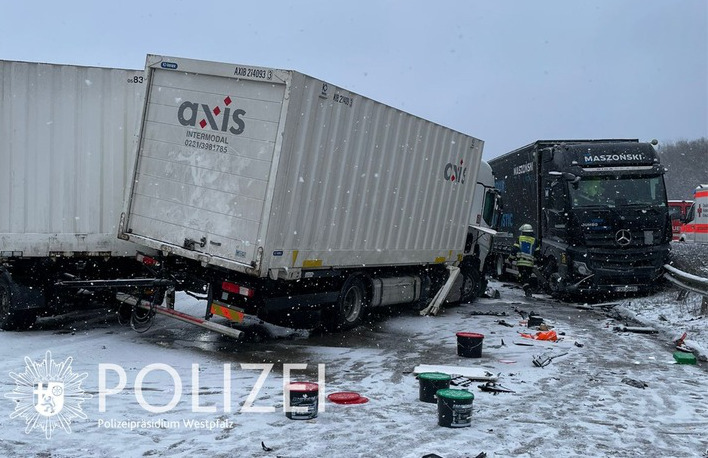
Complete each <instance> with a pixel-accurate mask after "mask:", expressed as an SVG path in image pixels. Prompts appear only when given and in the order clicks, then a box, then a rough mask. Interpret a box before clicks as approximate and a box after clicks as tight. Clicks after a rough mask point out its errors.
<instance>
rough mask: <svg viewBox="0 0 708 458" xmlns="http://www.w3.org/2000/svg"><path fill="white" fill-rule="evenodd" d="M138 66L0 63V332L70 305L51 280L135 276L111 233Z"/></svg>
mask: <svg viewBox="0 0 708 458" xmlns="http://www.w3.org/2000/svg"><path fill="white" fill-rule="evenodd" d="M142 79H143V72H142V71H135V70H120V69H108V68H94V67H76V66H69V65H51V64H41V63H28V62H10V61H0V138H2V139H3V141H2V144H1V145H0V163H1V164H2V165H1V166H0V328H2V329H6V330H7V329H20V328H26V327H28V326H30V325H31V324H32V323H34V320H35V318H36V316H37V314H46V313H56V312H61V311H64V309H66V308H68V307H71V305H70V304H74V303H76V301H75V299H77V298H79V297H82V296H83V295H82V292H81V291H79V292H77V291H76V290H62V289H61V288H56V287H55V283H56V282H57V281H60V280H66V279H77V278H82V277H83V278H85V277H89V278H115V277H121V276H122V277H129V276H130V275H137V274H143V273H142V272H141V271H139V268H138V267H137V266H138V264H137V262H136V261H135V260H134V257H135V254H136V250H135V248H136V246H135V245H133V244H131V243H127V242H125V241H123V240H118V239H117V238H116V233H117V226H118V221H119V219H120V212H121V207H122V204H123V196H124V189H125V182H126V180H127V178H128V171H129V170H130V167H131V166H132V163H133V160H132V155H133V154H134V145H133V143H134V138H135V137H134V134H135V128H136V127H137V124H138V116H139V114H140V107H141V106H142V98H143V88H144V84H143V81H142Z"/></svg>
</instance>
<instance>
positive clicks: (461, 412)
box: [435, 389, 474, 428]
mask: <svg viewBox="0 0 708 458" xmlns="http://www.w3.org/2000/svg"><path fill="white" fill-rule="evenodd" d="M435 395H436V396H437V398H438V425H440V426H445V427H447V428H464V427H466V426H472V401H474V394H472V393H470V392H469V391H467V390H455V389H446V390H438V392H437V393H435Z"/></svg>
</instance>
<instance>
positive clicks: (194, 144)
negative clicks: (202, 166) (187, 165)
mask: <svg viewBox="0 0 708 458" xmlns="http://www.w3.org/2000/svg"><path fill="white" fill-rule="evenodd" d="M184 146H187V147H189V148H199V149H204V150H207V151H216V152H218V153H228V152H229V148H228V147H226V146H222V145H215V144H213V143H207V142H198V141H194V140H189V139H187V140H185V141H184Z"/></svg>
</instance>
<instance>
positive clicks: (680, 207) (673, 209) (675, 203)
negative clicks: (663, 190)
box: [669, 200, 693, 241]
mask: <svg viewBox="0 0 708 458" xmlns="http://www.w3.org/2000/svg"><path fill="white" fill-rule="evenodd" d="M692 203H693V201H692V200H669V217H670V218H671V230H672V232H673V240H674V241H677V240H679V237H680V236H681V220H682V219H684V218H685V217H686V213H687V212H688V209H689V208H691V204H692Z"/></svg>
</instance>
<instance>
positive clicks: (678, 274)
mask: <svg viewBox="0 0 708 458" xmlns="http://www.w3.org/2000/svg"><path fill="white" fill-rule="evenodd" d="M664 270H665V271H666V272H665V273H664V278H666V279H667V280H669V281H670V282H671V283H673V284H675V285H676V286H678V287H680V288H682V289H684V290H686V291H690V292H692V293H696V294H700V295H701V296H703V298H704V301H705V300H706V299H707V298H708V278H703V277H699V276H697V275H693V274H689V273H687V272H684V271H682V270H679V269H677V268H675V267H673V266H670V265H668V264H666V265H664Z"/></svg>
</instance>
